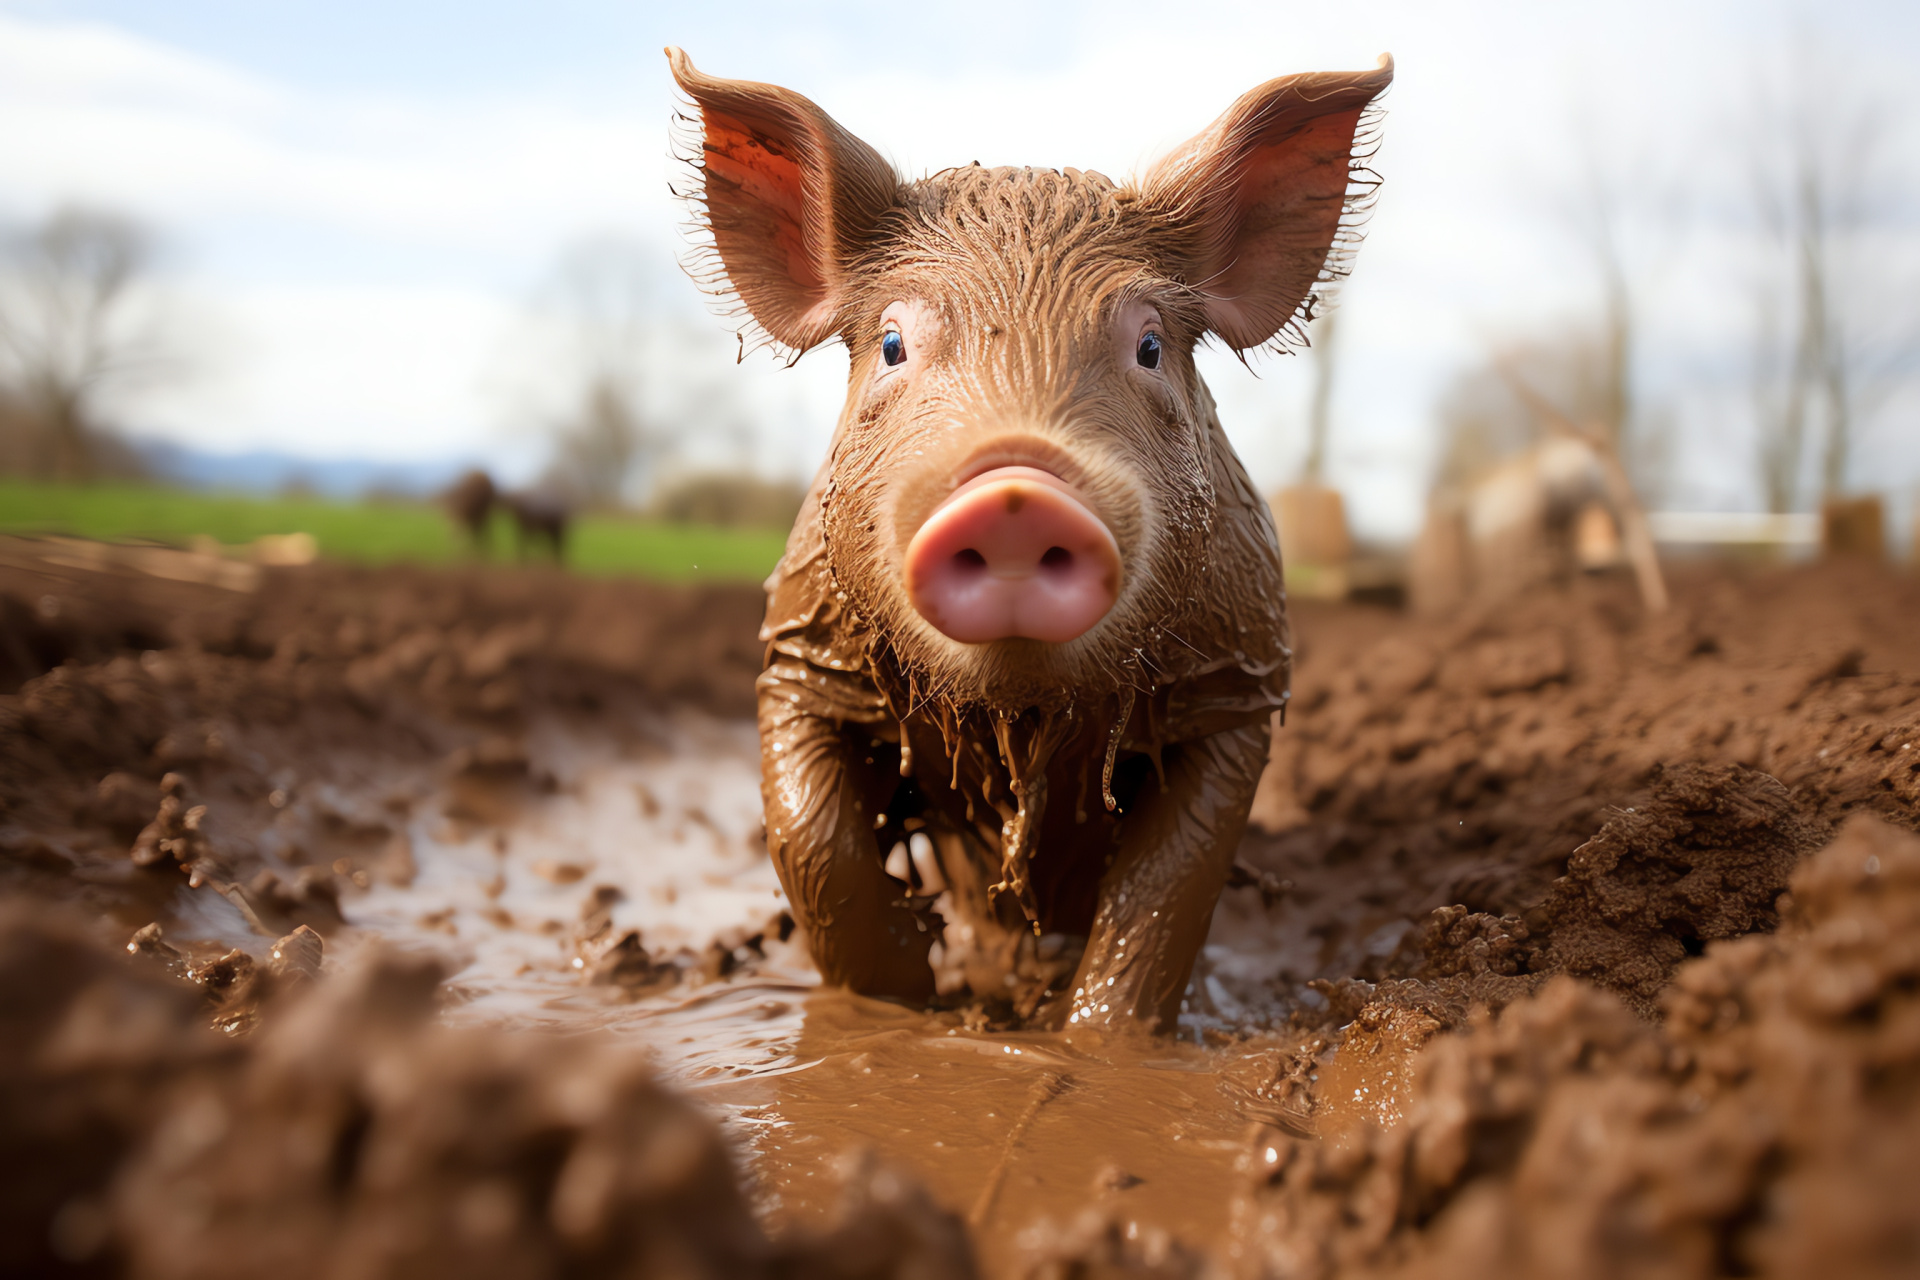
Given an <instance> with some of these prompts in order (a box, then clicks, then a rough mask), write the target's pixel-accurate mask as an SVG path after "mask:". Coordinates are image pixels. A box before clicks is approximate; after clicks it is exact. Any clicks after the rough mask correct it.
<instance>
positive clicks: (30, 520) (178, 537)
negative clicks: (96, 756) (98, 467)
mask: <svg viewBox="0 0 1920 1280" xmlns="http://www.w3.org/2000/svg"><path fill="white" fill-rule="evenodd" d="M509 529H510V526H508V524H507V523H506V521H505V518H504V517H502V518H500V519H497V520H496V521H495V522H494V528H493V531H492V535H493V536H492V548H491V550H492V555H493V558H494V559H496V560H501V561H507V560H511V559H512V557H513V542H512V538H511V535H510V532H509ZM0 533H25V534H36V533H38V534H66V535H69V536H72V537H80V538H99V539H104V540H110V541H115V540H125V539H136V538H137V539H150V540H152V541H156V542H165V543H172V544H175V545H185V544H186V543H187V542H188V541H190V540H191V539H193V538H196V537H210V538H214V539H216V540H218V541H219V542H221V543H224V544H226V545H228V546H240V545H243V544H245V543H249V542H252V541H253V540H254V539H255V538H258V537H260V536H262V535H263V534H284V533H308V534H312V535H313V537H314V540H315V541H316V542H318V543H319V546H320V554H321V555H322V556H325V557H327V558H329V559H334V560H347V561H355V562H358V563H361V564H387V563H392V562H394V561H409V562H412V563H416V564H436V563H444V562H448V561H454V560H459V559H462V558H464V557H465V556H466V555H467V554H468V552H467V548H466V544H465V540H464V538H462V537H460V536H459V535H457V534H456V532H455V530H454V528H453V525H452V523H451V522H450V521H449V520H448V519H447V517H446V515H445V514H444V513H443V512H441V511H440V509H439V508H437V507H434V506H432V505H430V504H427V503H402V502H335V501H330V500H328V499H324V498H302V497H275V498H256V497H247V496H242V495H237V494H209V493H195V492H190V491H187V490H180V489H165V488H159V487H155V486H151V485H129V484H98V485H58V484H44V483H35V482H31V481H20V480H0ZM785 542H786V531H785V530H777V531H774V530H764V529H716V528H709V527H705V526H700V525H671V524H655V523H650V522H647V521H642V520H634V519H625V518H621V517H618V516H606V515H587V516H582V517H581V518H580V519H579V520H577V521H575V523H574V526H573V529H572V531H571V534H570V538H569V546H568V548H567V565H568V567H569V568H572V569H575V570H577V571H579V572H581V573H590V574H630V575H633V576H637V577H645V578H654V579H660V580H665V581H685V580H688V579H696V578H699V579H724V580H735V581H757V580H759V579H761V578H763V577H765V576H766V574H767V573H768V571H769V570H771V569H772V568H773V565H774V561H776V560H778V559H779V558H780V549H781V547H782V546H783V545H784V544H785Z"/></svg>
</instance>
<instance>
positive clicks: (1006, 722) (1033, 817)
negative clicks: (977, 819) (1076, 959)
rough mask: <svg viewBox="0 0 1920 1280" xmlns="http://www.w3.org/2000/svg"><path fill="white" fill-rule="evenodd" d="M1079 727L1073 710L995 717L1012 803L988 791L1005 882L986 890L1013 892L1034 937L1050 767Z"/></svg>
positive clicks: (1037, 932)
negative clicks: (1038, 848) (1036, 866)
mask: <svg viewBox="0 0 1920 1280" xmlns="http://www.w3.org/2000/svg"><path fill="white" fill-rule="evenodd" d="M1077 728H1078V723H1077V721H1076V720H1075V718H1074V716H1073V714H1072V712H1071V711H1070V710H1069V711H1068V712H1065V713H1061V714H1057V715H1045V714H1042V713H1039V712H1027V713H1026V714H1024V715H1021V716H1018V717H1015V716H1008V715H996V716H994V719H993V737H994V742H995V744H996V745H997V746H998V748H999V752H1000V765H1001V767H1002V768H1003V769H1005V770H1006V775H1007V776H1006V789H1007V793H1008V796H1009V798H1010V800H1011V803H1007V802H1002V801H995V800H993V799H992V794H993V793H992V792H989V793H988V800H989V803H992V804H993V805H994V808H995V810H996V811H997V812H998V813H999V814H1000V822H1001V826H1000V880H999V882H998V883H996V884H993V885H990V886H988V890H987V892H988V894H989V897H990V898H991V897H995V896H998V895H999V894H1002V893H1011V894H1013V895H1014V899H1015V900H1016V901H1017V902H1019V904H1020V910H1021V913H1022V914H1023V915H1025V916H1026V919H1027V923H1028V924H1030V925H1031V926H1032V927H1033V933H1034V936H1035V937H1038V936H1039V935H1040V904H1039V902H1038V901H1037V900H1036V899H1035V897H1034V894H1033V885H1032V883H1031V882H1030V880H1029V879H1028V867H1029V864H1031V862H1032V861H1033V854H1034V842H1035V840H1036V839H1037V838H1038V836H1039V832H1040V824H1041V822H1042V821H1043V820H1044V819H1045V818H1046V812H1047V766H1048V765H1049V764H1051V763H1052V762H1053V754H1054V751H1055V749H1056V748H1058V747H1059V745H1060V743H1061V742H1062V741H1064V740H1065V739H1066V738H1068V737H1069V736H1071V735H1072V734H1073V732H1074V731H1075V729H1077ZM997 789H998V788H996V790H997Z"/></svg>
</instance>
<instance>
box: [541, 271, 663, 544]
mask: <svg viewBox="0 0 1920 1280" xmlns="http://www.w3.org/2000/svg"><path fill="white" fill-rule="evenodd" d="M669 265H670V264H669ZM661 276H662V271H661V269H660V267H659V266H658V264H656V263H654V262H653V261H652V260H651V257H650V255H648V254H647V253H646V252H645V250H644V248H643V247H641V246H639V245H636V244H634V243H632V242H630V241H627V240H625V239H621V238H617V237H611V236H599V237H593V238H589V239H583V240H580V241H577V242H575V243H574V244H572V245H570V246H569V247H568V248H567V249H566V250H565V251H564V252H563V253H562V254H561V256H560V259H559V261H558V263H557V264H556V265H555V268H554V272H553V275H552V277H551V279H550V280H549V281H548V284H547V286H546V288H545V289H544V290H543V291H542V294H541V296H540V298H539V300H538V303H537V306H538V309H539V310H540V311H541V312H542V313H543V314H544V316H545V318H546V319H547V321H548V322H549V323H550V324H553V325H556V326H557V327H558V329H559V330H560V335H561V340H562V341H563V343H564V344H565V347H566V359H567V361H568V363H569V364H570V365H571V366H572V369H571V374H570V378H571V381H572V387H573V389H572V391H571V392H570V393H569V395H570V398H569V400H568V401H567V402H565V403H564V404H563V406H562V407H561V409H560V410H559V412H557V413H554V414H551V415H549V417H548V427H549V430H550V432H551V434H552V439H553V455H552V460H551V462H550V463H549V465H548V469H547V481H548V483H549V484H551V485H553V486H555V487H558V488H560V489H562V490H565V491H566V492H568V493H569V494H570V495H571V496H573V497H574V498H575V499H577V500H579V501H582V502H585V503H587V504H589V505H593V506H613V505H617V504H619V503H620V502H621V501H622V500H623V499H624V498H625V497H627V496H628V494H629V493H630V492H631V491H632V490H635V489H638V490H641V491H644V490H645V489H646V488H647V487H649V486H650V485H651V483H652V481H653V479H654V476H653V474H652V473H653V472H654V470H655V469H656V468H657V465H658V463H659V461H660V459H661V458H662V456H663V455H664V454H665V453H666V452H667V450H668V449H669V447H670V445H671V440H670V439H669V437H668V434H667V433H666V432H665V431H664V430H662V429H661V428H660V427H659V426H658V425H657V424H656V423H655V422H654V421H652V420H651V418H650V416H649V414H648V412H647V401H648V393H649V391H651V390H652V387H651V386H650V384H651V383H652V381H653V380H654V375H655V374H656V373H657V372H658V367H657V365H658V357H659V352H658V350H657V343H655V342H654V341H653V340H652V339H653V336H654V335H653V333H652V330H653V329H654V328H655V327H656V326H657V322H658V309H659V295H660V290H661Z"/></svg>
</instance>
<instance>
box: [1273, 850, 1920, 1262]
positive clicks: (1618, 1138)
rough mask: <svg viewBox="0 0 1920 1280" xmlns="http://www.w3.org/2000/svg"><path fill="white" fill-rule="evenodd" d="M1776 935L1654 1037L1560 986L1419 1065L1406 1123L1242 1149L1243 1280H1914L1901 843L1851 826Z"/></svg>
mask: <svg viewBox="0 0 1920 1280" xmlns="http://www.w3.org/2000/svg"><path fill="white" fill-rule="evenodd" d="M1781 914H1782V925H1781V928H1780V931H1779V932H1778V933H1777V934H1774V935H1764V934H1749V935H1747V936H1744V937H1740V938H1736V939H1732V940H1729V941H1724V942H1716V943H1713V944H1711V945H1710V946H1709V947H1708V948H1707V950H1706V953H1705V955H1704V956H1702V957H1700V958H1697V959H1691V960H1687V961H1685V962H1683V963H1682V964H1681V965H1680V966H1679V967H1678V969H1677V972H1676V973H1675V976H1674V979H1673V983H1672V985H1671V987H1670V989H1669V991H1668V993H1667V994H1666V996H1665V997H1664V999H1663V1009H1664V1012H1665V1014H1666V1021H1665V1023H1664V1025H1662V1026H1655V1025H1653V1024H1650V1023H1648V1022H1646V1021H1645V1020H1644V1019H1642V1018H1640V1017H1638V1016H1636V1015H1635V1014H1634V1013H1633V1011H1632V1010H1630V1009H1629V1008H1628V1007H1627V1005H1626V1004H1625V1003H1624V1002H1623V1000H1622V999H1621V998H1620V997H1619V996H1617V995H1615V994H1613V993H1612V992H1608V991H1605V990H1602V989H1599V988H1596V987H1594V986H1591V985H1589V984H1587V983H1584V982H1581V981H1578V980H1576V979H1573V978H1568V977H1565V976H1562V977H1557V978H1555V979H1553V980H1552V981H1551V982H1549V983H1548V985H1547V986H1546V987H1545V988H1544V989H1543V990H1542V991H1541V992H1540V993H1539V994H1538V995H1537V996H1530V997H1526V998H1523V999H1520V1000H1517V1001H1515V1002H1514V1003H1512V1004H1510V1005H1509V1006H1508V1007H1507V1008H1506V1009H1505V1010H1503V1011H1502V1012H1501V1013H1499V1014H1498V1015H1493V1014H1490V1013H1487V1012H1486V1011H1484V1010H1481V1011H1479V1012H1477V1013H1476V1014H1475V1015H1474V1016H1473V1017H1472V1018H1471V1019H1470V1020H1469V1022H1468V1024H1467V1026H1466V1027H1465V1028H1464V1029H1463V1030H1462V1031H1461V1032H1460V1033H1458V1034H1454V1035H1446V1036H1440V1037H1437V1038H1436V1039H1435V1040H1434V1041H1433V1042H1432V1044H1431V1045H1430V1046H1429V1047H1428V1048H1427V1049H1426V1050H1425V1052H1424V1054H1423V1055H1422V1057H1421V1061H1420V1064H1419V1074H1418V1077H1417V1080H1416V1083H1415V1087H1414V1089H1413V1091H1412V1098H1411V1101H1410V1104H1409V1106H1408V1109H1407V1111H1406V1116H1405V1120H1404V1121H1403V1122H1402V1123H1401V1124H1399V1125H1397V1126H1395V1127H1392V1128H1384V1127H1380V1126H1372V1125H1359V1126H1355V1127H1354V1128H1352V1129H1350V1130H1348V1131H1347V1132H1345V1133H1343V1134H1342V1135H1340V1136H1339V1137H1338V1138H1336V1139H1333V1140H1325V1141H1311V1140H1302V1139H1300V1138H1297V1137H1294V1136H1292V1135H1290V1134H1287V1133H1285V1132H1282V1131H1279V1130H1267V1131H1265V1132H1263V1133H1262V1134H1261V1135H1260V1136H1259V1138H1258V1140H1257V1141H1256V1142H1255V1143H1254V1152H1253V1154H1252V1155H1251V1156H1250V1158H1249V1161H1248V1165H1249V1170H1250V1175H1251V1177H1252V1179H1253V1182H1252V1189H1251V1190H1250V1191H1249V1192H1248V1193H1247V1194H1246V1195H1245V1196H1244V1198H1243V1199H1242V1201H1241V1202H1240V1203H1239V1205H1238V1206H1237V1208H1236V1227H1237V1234H1238V1236H1239V1241H1238V1244H1237V1246H1236V1248H1237V1249H1238V1250H1239V1251H1240V1265H1239V1268H1238V1269H1239V1270H1240V1271H1241V1272H1242V1273H1243V1274H1246V1275H1253V1276H1272V1277H1278V1276H1288V1277H1331V1276H1335V1275H1339V1276H1395V1277H1408V1278H1411V1277H1454V1276H1476V1277H1500V1276H1514V1277H1520V1276H1565V1277H1587V1276H1592V1277H1601V1276H1615V1275H1624V1274H1639V1275H1647V1274H1658V1275H1662V1276H1673V1277H1690V1276H1716V1275H1730V1274H1734V1275H1779V1276H1798V1275H1808V1274H1815V1273H1825V1274H1835V1275H1846V1276H1895V1275H1901V1276H1907V1275H1912V1274H1914V1271H1915V1268H1916V1267H1920V1213H1916V1211H1915V1209H1914V1204H1913V1199H1912V1195H1911V1189H1912V1187H1913V1186H1914V1185H1916V1180H1920V1034H1916V1029H1920V942H1916V938H1920V839H1917V838H1915V837H1914V836H1912V835H1910V834H1907V833H1905V832H1901V831H1898V830H1896V829H1894V828H1891V827H1889V826H1887V825H1886V824H1884V823H1882V822H1879V821H1877V820H1875V819H1872V818H1866V817H1861V818H1856V819H1853V820H1852V821H1850V822H1849V823H1848V824H1847V825H1846V826H1845V828H1844V829H1843V831H1842V833H1841V835H1840V836H1839V838H1838V839H1836V840H1835V841H1834V842H1833V844H1832V845H1830V846H1829V847H1828V848H1827V849H1825V850H1823V851H1822V852H1820V853H1818V854H1817V855H1815V856H1814V857H1813V858H1811V859H1810V860H1809V861H1808V862H1806V863H1805V864H1804V865H1803V866H1802V867H1801V868H1800V869H1799V870H1798V871H1797V872H1796V873H1795V874H1794V875H1793V877H1792V881H1791V898H1790V900H1789V901H1787V902H1786V903H1784V904H1782V909H1781Z"/></svg>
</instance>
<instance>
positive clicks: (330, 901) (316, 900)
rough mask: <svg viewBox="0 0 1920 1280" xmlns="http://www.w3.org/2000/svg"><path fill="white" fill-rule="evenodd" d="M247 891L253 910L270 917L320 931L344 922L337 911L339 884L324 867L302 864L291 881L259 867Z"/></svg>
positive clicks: (336, 926)
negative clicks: (303, 865)
mask: <svg viewBox="0 0 1920 1280" xmlns="http://www.w3.org/2000/svg"><path fill="white" fill-rule="evenodd" d="M246 894H247V901H248V902H249V903H251V904H252V906H253V909H254V911H255V913H256V914H257V915H260V916H262V917H264V918H266V919H269V920H281V921H290V922H297V923H298V924H300V925H302V926H312V927H314V928H317V929H319V930H320V931H321V932H323V933H324V932H330V931H331V930H333V929H336V928H338V927H339V926H341V925H343V924H345V923H346V917H345V916H343V915H341V913H340V887H339V885H337V884H336V883H334V878H333V875H332V872H331V871H330V870H328V869H325V868H321V867H303V868H301V870H300V873H299V874H298V875H296V876H295V877H294V878H293V881H292V883H290V884H289V883H288V882H287V881H285V880H282V879H281V878H280V877H279V876H278V875H275V874H274V873H273V872H272V871H269V870H267V869H265V868H262V869H261V871H260V873H259V874H258V875H256V876H254V878H253V879H252V880H251V881H250V882H248V884H247V889H246Z"/></svg>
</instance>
